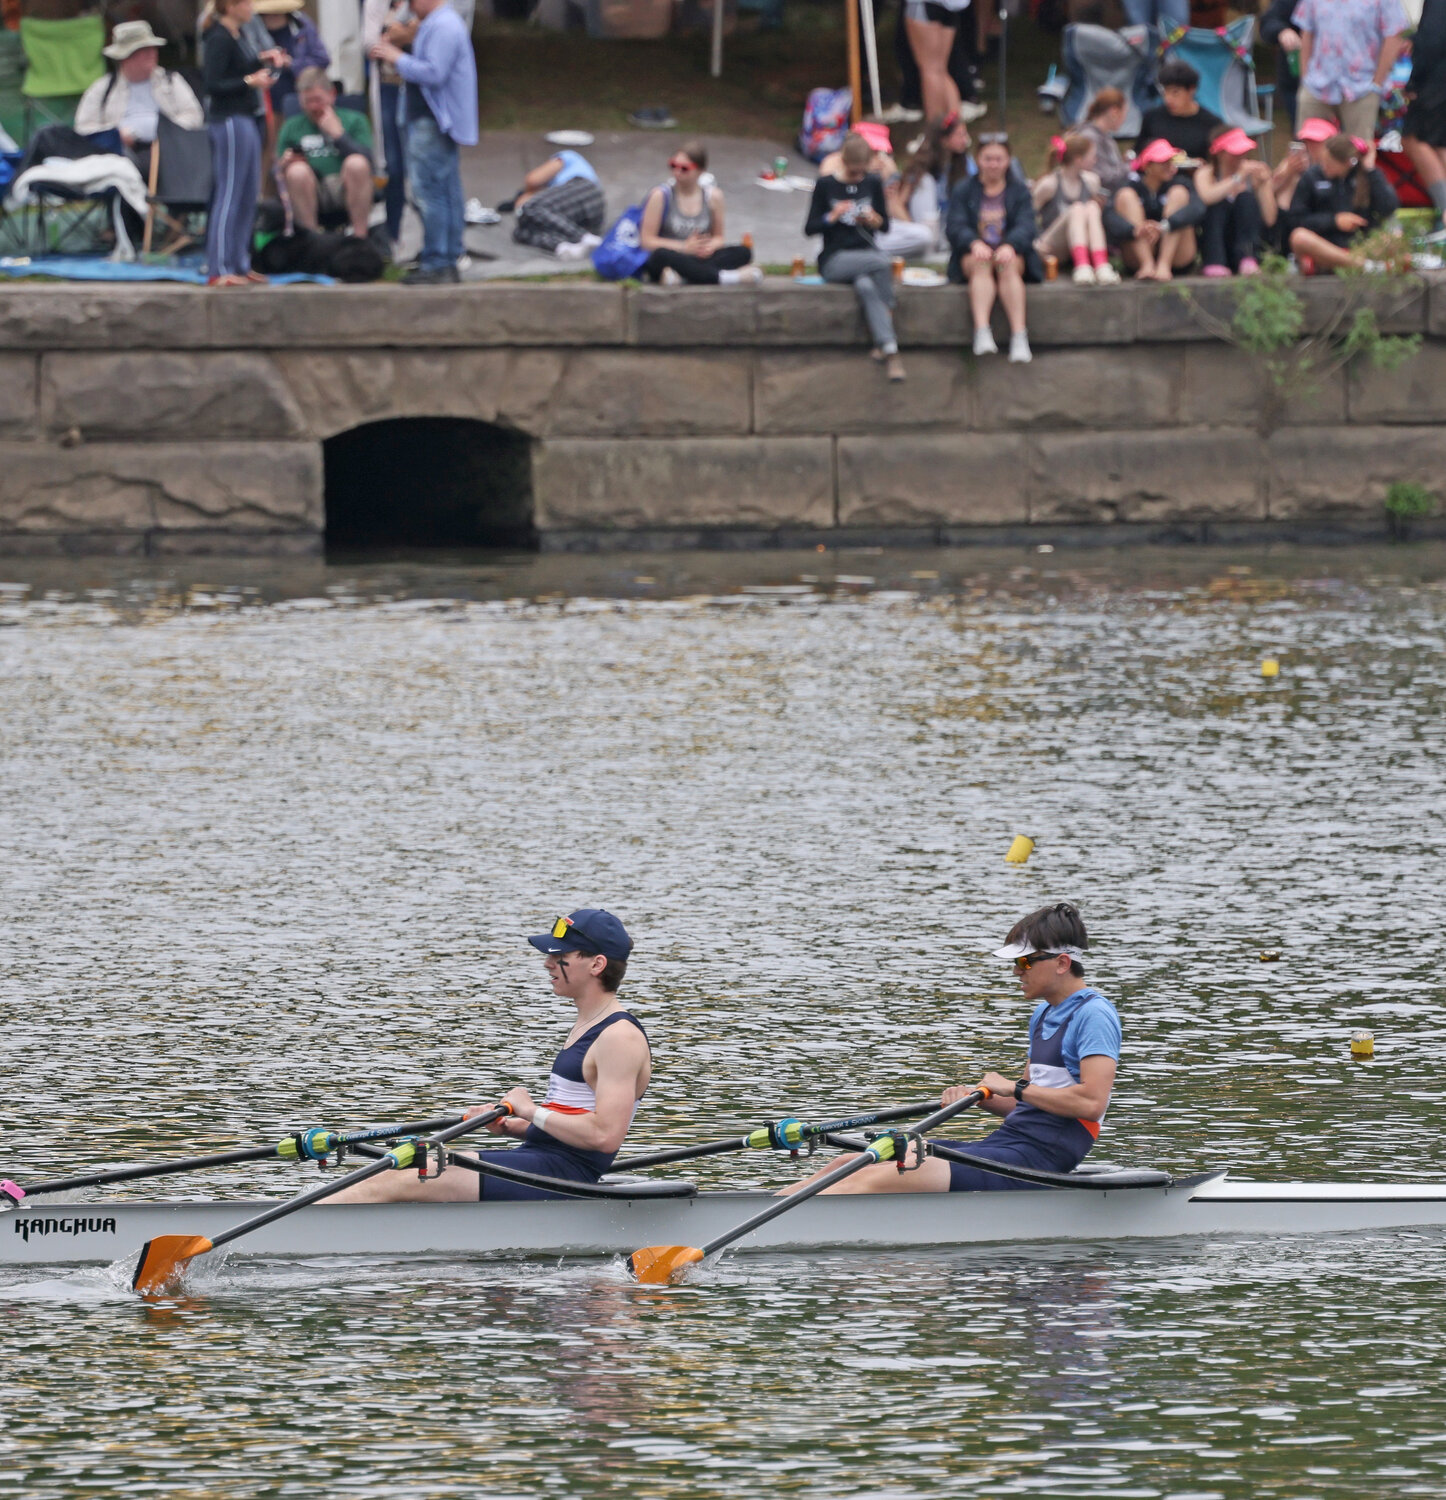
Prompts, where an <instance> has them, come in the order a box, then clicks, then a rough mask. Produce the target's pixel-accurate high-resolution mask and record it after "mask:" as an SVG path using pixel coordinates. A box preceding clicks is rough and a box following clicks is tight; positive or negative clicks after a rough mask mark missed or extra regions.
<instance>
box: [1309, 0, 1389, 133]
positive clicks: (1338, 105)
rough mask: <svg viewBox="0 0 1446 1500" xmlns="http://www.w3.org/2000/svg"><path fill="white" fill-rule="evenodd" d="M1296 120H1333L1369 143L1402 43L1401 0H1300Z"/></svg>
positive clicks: (1346, 130) (1347, 131) (1374, 130)
mask: <svg viewBox="0 0 1446 1500" xmlns="http://www.w3.org/2000/svg"><path fill="white" fill-rule="evenodd" d="M1292 20H1293V22H1294V29H1295V30H1296V31H1297V32H1299V33H1300V93H1299V95H1298V97H1297V100H1296V120H1297V122H1304V121H1306V120H1309V119H1336V120H1339V121H1340V125H1341V129H1342V130H1344V131H1345V132H1346V133H1347V134H1348V135H1358V136H1360V137H1362V138H1363V139H1364V140H1371V139H1373V138H1374V136H1375V134H1376V115H1377V113H1378V111H1379V110H1380V107H1381V95H1382V94H1383V93H1385V92H1386V80H1387V79H1388V78H1389V77H1390V76H1391V69H1392V68H1393V67H1394V66H1395V62H1396V59H1397V58H1398V57H1399V56H1400V55H1401V49H1402V48H1403V47H1404V46H1405V45H1406V38H1405V31H1406V27H1407V24H1408V22H1407V19H1406V11H1405V7H1404V6H1403V5H1402V4H1401V0H1300V4H1299V5H1297V6H1296V8H1295V14H1294V16H1293V17H1292Z"/></svg>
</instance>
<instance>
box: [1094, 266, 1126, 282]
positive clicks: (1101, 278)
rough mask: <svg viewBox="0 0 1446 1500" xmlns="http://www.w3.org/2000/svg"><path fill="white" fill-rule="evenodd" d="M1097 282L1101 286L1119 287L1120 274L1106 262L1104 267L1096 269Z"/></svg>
mask: <svg viewBox="0 0 1446 1500" xmlns="http://www.w3.org/2000/svg"><path fill="white" fill-rule="evenodd" d="M1095 282H1096V284H1097V285H1099V286H1118V285H1119V284H1120V273H1119V272H1118V271H1117V270H1115V268H1114V267H1113V266H1112V265H1111V264H1110V263H1109V261H1106V262H1105V263H1104V265H1102V266H1096V267H1095Z"/></svg>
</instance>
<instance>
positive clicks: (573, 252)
mask: <svg viewBox="0 0 1446 1500" xmlns="http://www.w3.org/2000/svg"><path fill="white" fill-rule="evenodd" d="M552 253H553V254H554V255H555V256H556V257H557V258H558V259H559V260H582V259H584V258H585V257H586V255H587V246H586V245H585V244H583V242H582V241H581V240H572V241H570V242H569V241H567V240H564V241H563V242H562V244H560V245H559V246H557V248H556V249H555V250H554V251H553V252H552Z"/></svg>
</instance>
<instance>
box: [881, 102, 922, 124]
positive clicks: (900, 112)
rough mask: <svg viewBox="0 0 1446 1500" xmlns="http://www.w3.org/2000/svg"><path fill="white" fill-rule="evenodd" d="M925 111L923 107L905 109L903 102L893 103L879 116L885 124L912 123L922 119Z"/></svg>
mask: <svg viewBox="0 0 1446 1500" xmlns="http://www.w3.org/2000/svg"><path fill="white" fill-rule="evenodd" d="M923 118H924V111H923V110H922V109H905V108H904V106H903V105H902V104H891V105H889V107H888V108H887V109H886V110H885V111H884V112H883V114H881V115H880V116H879V119H880V120H882V121H883V122H884V124H885V125H912V124H913V123H914V121H915V120H922V119H923Z"/></svg>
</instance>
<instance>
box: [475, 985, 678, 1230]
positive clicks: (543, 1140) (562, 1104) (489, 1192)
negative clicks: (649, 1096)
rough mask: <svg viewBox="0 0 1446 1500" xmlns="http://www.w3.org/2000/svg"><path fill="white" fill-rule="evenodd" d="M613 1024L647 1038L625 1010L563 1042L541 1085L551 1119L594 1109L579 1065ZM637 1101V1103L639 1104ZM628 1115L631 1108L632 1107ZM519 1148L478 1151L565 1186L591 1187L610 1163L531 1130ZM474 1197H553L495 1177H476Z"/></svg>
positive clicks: (608, 1155)
mask: <svg viewBox="0 0 1446 1500" xmlns="http://www.w3.org/2000/svg"><path fill="white" fill-rule="evenodd" d="M616 1021H630V1022H631V1023H632V1024H633V1025H634V1026H636V1027H637V1028H638V1030H639V1031H641V1032H642V1033H643V1040H644V1041H647V1039H648V1033H647V1031H646V1030H645V1029H644V1027H643V1023H642V1022H641V1021H640V1020H638V1018H637V1017H636V1016H635V1015H633V1014H632V1013H631V1012H630V1011H626V1010H615V1011H614V1012H613V1013H612V1014H611V1015H610V1016H604V1017H603V1018H602V1020H601V1021H599V1022H598V1023H597V1025H596V1026H589V1027H588V1029H587V1030H586V1031H584V1032H583V1034H582V1035H581V1036H580V1037H578V1039H577V1040H576V1041H575V1042H571V1043H569V1045H568V1046H566V1047H564V1048H563V1049H562V1051H561V1052H559V1053H558V1054H557V1056H556V1057H555V1058H554V1059H553V1063H552V1076H551V1077H550V1078H549V1079H548V1080H547V1095H546V1097H545V1098H544V1099H543V1101H542V1102H543V1104H544V1105H545V1106H546V1107H547V1108H548V1109H550V1110H551V1111H552V1112H553V1114H558V1115H585V1114H589V1113H591V1112H592V1111H593V1110H594V1109H596V1108H597V1095H596V1094H594V1093H593V1091H592V1089H591V1087H590V1086H589V1085H588V1082H587V1080H586V1079H585V1078H584V1077H583V1074H582V1065H583V1062H584V1060H585V1059H586V1057H587V1054H588V1050H589V1048H591V1046H592V1044H593V1043H594V1042H595V1041H597V1039H598V1038H599V1037H600V1036H601V1035H602V1034H603V1032H604V1031H606V1030H607V1028H608V1027H609V1026H611V1025H613V1023H614V1022H616ZM640 1102H641V1101H640ZM633 1111H634V1113H636V1112H637V1105H636V1104H634V1106H633ZM522 1140H523V1144H522V1145H521V1146H514V1147H512V1148H511V1149H510V1150H501V1151H479V1152H478V1153H477V1155H478V1157H479V1158H480V1159H481V1160H482V1161H495V1162H497V1163H498V1165H499V1166H504V1167H514V1168H515V1169H516V1170H517V1171H519V1172H536V1173H537V1174H538V1175H539V1176H542V1177H562V1178H565V1179H566V1180H568V1181H569V1182H596V1181H597V1180H598V1178H599V1177H601V1176H602V1174H603V1173H604V1172H606V1171H607V1169H608V1168H609V1167H610V1166H612V1164H613V1157H614V1156H615V1155H616V1154H617V1153H616V1152H614V1151H586V1150H584V1149H583V1148H582V1147H581V1146H569V1145H567V1144H565V1143H564V1142H562V1141H559V1140H557V1139H556V1138H555V1137H554V1136H550V1135H548V1134H547V1132H546V1131H543V1130H539V1129H538V1128H537V1127H536V1126H535V1125H529V1126H528V1127H527V1134H526V1135H525V1136H523V1137H522ZM477 1182H478V1190H477V1196H478V1197H479V1198H483V1199H486V1200H487V1201H488V1202H489V1203H494V1202H499V1201H501V1200H504V1199H517V1198H556V1197H559V1196H560V1195H559V1194H557V1193H549V1192H547V1191H545V1190H544V1189H542V1188H534V1187H528V1186H526V1185H525V1184H523V1183H520V1182H505V1181H503V1179H502V1178H500V1177H479V1178H478V1179H477Z"/></svg>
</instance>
